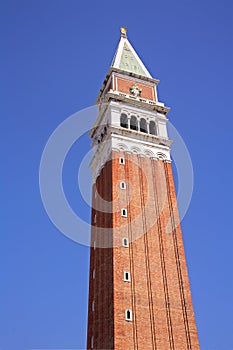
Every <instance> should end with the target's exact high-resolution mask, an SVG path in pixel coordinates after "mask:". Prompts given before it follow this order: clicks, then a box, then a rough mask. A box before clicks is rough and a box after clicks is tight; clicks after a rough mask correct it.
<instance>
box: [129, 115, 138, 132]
mask: <svg viewBox="0 0 233 350" xmlns="http://www.w3.org/2000/svg"><path fill="white" fill-rule="evenodd" d="M130 129H132V130H138V121H137V118H136V117H135V116H134V115H132V117H131V118H130Z"/></svg>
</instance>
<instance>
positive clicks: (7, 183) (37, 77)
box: [0, 0, 233, 350]
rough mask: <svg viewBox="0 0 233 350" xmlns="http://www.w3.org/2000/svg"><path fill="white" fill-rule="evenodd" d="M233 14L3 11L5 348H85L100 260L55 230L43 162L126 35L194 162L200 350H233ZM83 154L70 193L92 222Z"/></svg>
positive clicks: (58, 7)
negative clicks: (94, 267) (122, 31)
mask: <svg viewBox="0 0 233 350" xmlns="http://www.w3.org/2000/svg"><path fill="white" fill-rule="evenodd" d="M232 13H233V5H232V2H231V1H230V0H223V1H221V2H220V1H215V0H212V1H210V0H204V1H200V0H196V1H193V0H179V1H172V0H164V1H157V0H154V1H147V0H145V1H143V2H142V1H138V0H136V1H134V2H130V1H129V2H125V1H124V2H119V3H117V2H110V1H105V0H104V1H101V2H99V1H98V2H97V1H88V0H87V1H85V2H79V1H74V0H67V1H65V0H56V1H55V0H46V1H45V0H40V1H36V0H34V1H28V0H22V1H13V0H8V1H1V4H0V16H1V21H0V23H1V24H0V26H1V30H0V33H1V34H0V35H1V67H2V72H1V81H2V90H1V96H2V103H1V107H0V108H1V131H2V136H1V141H2V147H1V152H2V157H1V159H2V172H1V175H2V191H1V198H2V200H1V203H2V206H1V207H2V209H1V225H2V228H1V246H0V266H1V270H0V276H1V287H0V299H1V302H0V330H1V331H0V349H1V350H15V349H18V350H22V349H38V348H40V349H83V348H84V347H85V341H86V321H87V293H88V263H89V251H88V248H87V247H83V246H81V245H79V244H77V243H74V242H73V241H71V240H69V239H68V238H66V237H65V236H64V235H62V234H61V233H59V231H58V230H57V229H56V228H55V227H54V226H53V224H52V223H51V221H50V220H49V218H48V216H47V214H46V212H45V210H44V208H43V204H42V202H41V198H40V192H39V185H38V183H39V180H38V176H39V175H38V172H39V163H40V158H41V154H42V151H43V148H44V146H45V143H46V141H47V139H48V138H49V136H50V134H51V133H52V132H53V130H54V129H55V128H56V127H57V126H58V125H59V124H60V123H61V122H62V121H63V120H65V119H66V118H67V117H68V116H70V115H71V114H73V113H75V112H77V111H79V110H81V109H83V108H85V107H88V106H91V105H93V103H94V101H95V98H96V96H97V94H98V91H99V89H100V87H101V84H102V82H103V80H104V77H105V74H106V73H107V71H108V68H109V66H110V63H111V60H112V57H113V54H114V51H115V49H116V45H117V42H118V38H119V27H120V26H121V25H126V26H127V27H128V36H129V40H130V41H131V43H132V44H133V46H134V47H135V48H136V51H137V52H138V53H139V55H140V56H141V57H142V59H143V61H144V63H145V65H146V66H147V68H148V69H149V71H150V72H151V74H152V75H153V76H154V77H155V78H158V79H160V84H159V98H160V100H161V101H163V102H165V103H166V105H168V106H170V107H171V108H172V109H171V111H170V112H169V115H168V117H169V119H170V121H171V122H172V123H173V125H174V126H175V127H176V128H177V130H178V131H179V133H180V134H181V135H182V137H183V139H184V141H185V143H186V146H187V147H188V149H189V152H190V155H191V158H192V162H193V167H194V192H193V197H192V202H191V205H190V208H189V211H188V213H187V215H186V217H185V218H184V220H183V222H182V227H183V235H184V243H185V250H186V255H187V262H188V267H189V274H190V283H191V288H192V294H193V302H194V309H195V315H196V321H197V327H198V332H199V338H200V343H201V349H203V350H231V349H233V339H232V333H233V332H232V311H233V310H232V292H233V291H232V228H233V227H232V226H233V225H232V182H231V177H232V176H231V173H232V162H231V158H232V154H231V149H232V141H231V138H232V131H231V129H232V92H233V91H232V78H233V74H232V73H233V72H232V59H233V54H232V42H233V41H232V39H233V24H232V23H233V21H232V20H233V18H232V17H233V16H232ZM83 147H84V148H85V147H86V149H88V147H89V141H85V140H83ZM80 152H81V151H80V147H79V146H78V145H76V146H75V145H74V147H73V148H72V149H71V152H70V153H69V155H68V157H67V160H66V163H65V168H64V187H65V191H66V195H67V197H68V199H69V201H70V203H71V205H72V207H73V208H74V210H75V211H76V212H77V213H78V215H80V216H81V217H83V218H85V220H87V221H88V220H89V218H90V213H89V208H88V206H87V205H85V204H83V203H82V201H81V199H80V196H79V194H78V191H77V179H76V177H77V168H78V164H79V161H80V157H81V156H82V153H80Z"/></svg>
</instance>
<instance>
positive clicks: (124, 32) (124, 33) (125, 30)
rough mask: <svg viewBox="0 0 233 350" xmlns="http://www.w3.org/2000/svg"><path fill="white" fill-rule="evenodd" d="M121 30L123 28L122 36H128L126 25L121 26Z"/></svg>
mask: <svg viewBox="0 0 233 350" xmlns="http://www.w3.org/2000/svg"><path fill="white" fill-rule="evenodd" d="M120 30H121V36H125V37H126V32H127V29H126V27H121V28H120Z"/></svg>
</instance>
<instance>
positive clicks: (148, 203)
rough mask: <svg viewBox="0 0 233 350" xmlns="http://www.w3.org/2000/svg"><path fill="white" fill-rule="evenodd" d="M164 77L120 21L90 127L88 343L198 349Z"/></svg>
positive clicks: (128, 349)
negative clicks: (161, 92) (161, 89)
mask: <svg viewBox="0 0 233 350" xmlns="http://www.w3.org/2000/svg"><path fill="white" fill-rule="evenodd" d="M158 83H159V81H158V80H157V79H154V78H152V76H151V75H150V73H149V72H148V70H147V69H146V67H145V66H144V64H143V62H142V61H141V59H140V58H139V56H138V55H137V53H136V52H135V50H134V48H133V47H132V45H131V44H130V42H129V40H128V39H127V36H126V28H121V37H120V40H119V44H118V47H117V50H116V53H115V56H114V58H113V62H112V64H111V67H110V69H109V71H108V73H107V76H106V78H105V80H104V83H103V85H102V87H101V89H100V92H99V95H98V97H97V101H96V103H97V104H98V106H99V113H98V117H97V120H96V122H95V125H94V126H93V128H92V131H91V133H90V136H91V138H92V145H93V158H92V161H91V164H90V167H91V169H92V174H93V188H92V191H93V192H92V193H93V196H92V232H91V248H90V249H91V251H90V282H89V307H88V335H87V349H115V350H155V349H156V350H169V349H170V350H185V349H188V350H191V349H192V350H198V349H199V343H198V336H197V330H196V324H195V318H194V312H193V306H192V298H191V291H190V285H189V278H188V272H187V266H186V260H185V253H184V247H183V241H182V233H181V227H180V224H179V214H178V210H177V203H176V194H175V187H174V180H173V174H172V167H171V158H170V147H171V144H172V141H171V140H170V139H169V138H168V134H167V126H166V124H167V113H168V111H169V108H168V107H166V106H165V105H164V103H162V102H159V101H158V97H157V85H158Z"/></svg>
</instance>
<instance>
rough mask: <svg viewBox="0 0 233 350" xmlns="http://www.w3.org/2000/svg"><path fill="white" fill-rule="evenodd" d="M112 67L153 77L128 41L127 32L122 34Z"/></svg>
mask: <svg viewBox="0 0 233 350" xmlns="http://www.w3.org/2000/svg"><path fill="white" fill-rule="evenodd" d="M111 66H112V67H114V68H119V69H122V70H124V71H126V72H131V73H135V74H139V75H143V76H145V77H148V78H152V77H151V75H150V73H149V72H148V70H147V69H146V67H145V66H144V64H143V63H142V61H141V59H140V58H139V57H138V55H137V53H136V52H135V50H134V48H133V47H132V45H131V44H130V42H129V41H128V39H127V37H126V34H125V33H124V34H121V38H120V41H119V44H118V47H117V50H116V53H115V56H114V59H113V62H112V65H111Z"/></svg>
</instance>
